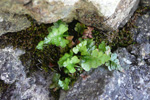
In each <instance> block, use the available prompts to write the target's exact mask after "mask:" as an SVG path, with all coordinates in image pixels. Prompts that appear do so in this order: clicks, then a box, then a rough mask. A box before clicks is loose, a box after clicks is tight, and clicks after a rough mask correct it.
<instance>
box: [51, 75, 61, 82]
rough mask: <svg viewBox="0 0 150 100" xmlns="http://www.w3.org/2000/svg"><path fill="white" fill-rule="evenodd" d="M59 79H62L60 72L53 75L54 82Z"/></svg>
mask: <svg viewBox="0 0 150 100" xmlns="http://www.w3.org/2000/svg"><path fill="white" fill-rule="evenodd" d="M59 79H60V74H58V73H55V74H54V76H53V79H52V81H53V82H58V80H59Z"/></svg>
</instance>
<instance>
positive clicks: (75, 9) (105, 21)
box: [0, 0, 139, 30]
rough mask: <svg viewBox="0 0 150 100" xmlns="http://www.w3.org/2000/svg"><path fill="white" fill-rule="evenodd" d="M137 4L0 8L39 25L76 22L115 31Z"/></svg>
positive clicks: (55, 1) (2, 4)
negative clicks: (30, 18)
mask: <svg viewBox="0 0 150 100" xmlns="http://www.w3.org/2000/svg"><path fill="white" fill-rule="evenodd" d="M138 3H139V0H127V1H124V0H113V1H112V0H101V1H99V0H71V1H70V0H15V1H12V0H1V1H0V9H2V10H3V11H7V12H10V13H15V14H19V15H21V14H29V15H30V16H32V17H33V18H35V19H36V20H37V21H38V22H39V23H53V22H56V21H57V20H60V19H61V20H64V21H66V22H71V21H72V20H73V19H77V20H79V21H80V22H82V23H84V24H86V25H89V26H94V27H97V28H99V29H101V28H103V29H106V30H116V29H118V28H119V27H121V26H123V25H125V23H126V22H127V21H128V20H129V18H130V17H131V16H132V14H133V12H134V11H135V10H136V8H137V6H138Z"/></svg>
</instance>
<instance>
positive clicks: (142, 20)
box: [131, 12, 150, 44]
mask: <svg viewBox="0 0 150 100" xmlns="http://www.w3.org/2000/svg"><path fill="white" fill-rule="evenodd" d="M135 26H137V28H133V29H132V30H131V32H132V33H134V36H133V39H134V40H135V41H136V42H137V43H139V44H141V43H146V42H149V43H150V12H147V14H145V15H143V16H139V17H138V18H137V20H136V22H135Z"/></svg>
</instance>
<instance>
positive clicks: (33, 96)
mask: <svg viewBox="0 0 150 100" xmlns="http://www.w3.org/2000/svg"><path fill="white" fill-rule="evenodd" d="M49 76H51V75H50V74H45V73H44V72H40V71H37V72H34V73H32V75H31V76H30V77H28V78H24V79H23V78H22V79H21V80H19V81H18V82H16V84H15V85H12V86H11V87H9V88H8V89H7V91H6V92H5V93H3V94H2V97H1V100H55V99H54V98H53V97H52V96H51V94H50V91H49V85H50V84H51V77H49Z"/></svg>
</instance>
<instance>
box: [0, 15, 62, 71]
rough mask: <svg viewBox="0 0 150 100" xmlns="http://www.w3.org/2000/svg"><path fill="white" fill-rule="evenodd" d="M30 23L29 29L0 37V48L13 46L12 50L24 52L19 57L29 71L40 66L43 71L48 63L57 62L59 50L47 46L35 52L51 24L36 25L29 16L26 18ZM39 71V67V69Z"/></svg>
mask: <svg viewBox="0 0 150 100" xmlns="http://www.w3.org/2000/svg"><path fill="white" fill-rule="evenodd" d="M27 17H28V19H29V20H30V21H31V27H29V28H27V29H26V30H22V31H19V32H16V33H7V34H4V35H2V36H1V37H0V48H4V47H6V46H7V45H13V47H14V48H21V49H23V50H26V53H25V54H24V55H22V56H21V57H20V59H21V61H22V63H23V65H24V66H26V67H27V69H28V68H29V69H30V70H33V71H34V70H35V69H37V68H39V67H40V66H41V65H42V67H43V68H44V69H47V68H48V65H49V62H51V61H53V60H54V61H57V60H58V58H59V50H58V49H59V48H58V47H56V46H49V47H46V48H45V49H44V51H39V50H36V49H35V48H36V46H37V44H38V43H39V41H41V40H43V39H44V37H46V36H47V35H48V31H47V28H48V27H50V26H51V24H40V25H39V24H37V22H36V21H35V20H34V19H32V18H31V17H30V16H27ZM40 69H41V67H40Z"/></svg>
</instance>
